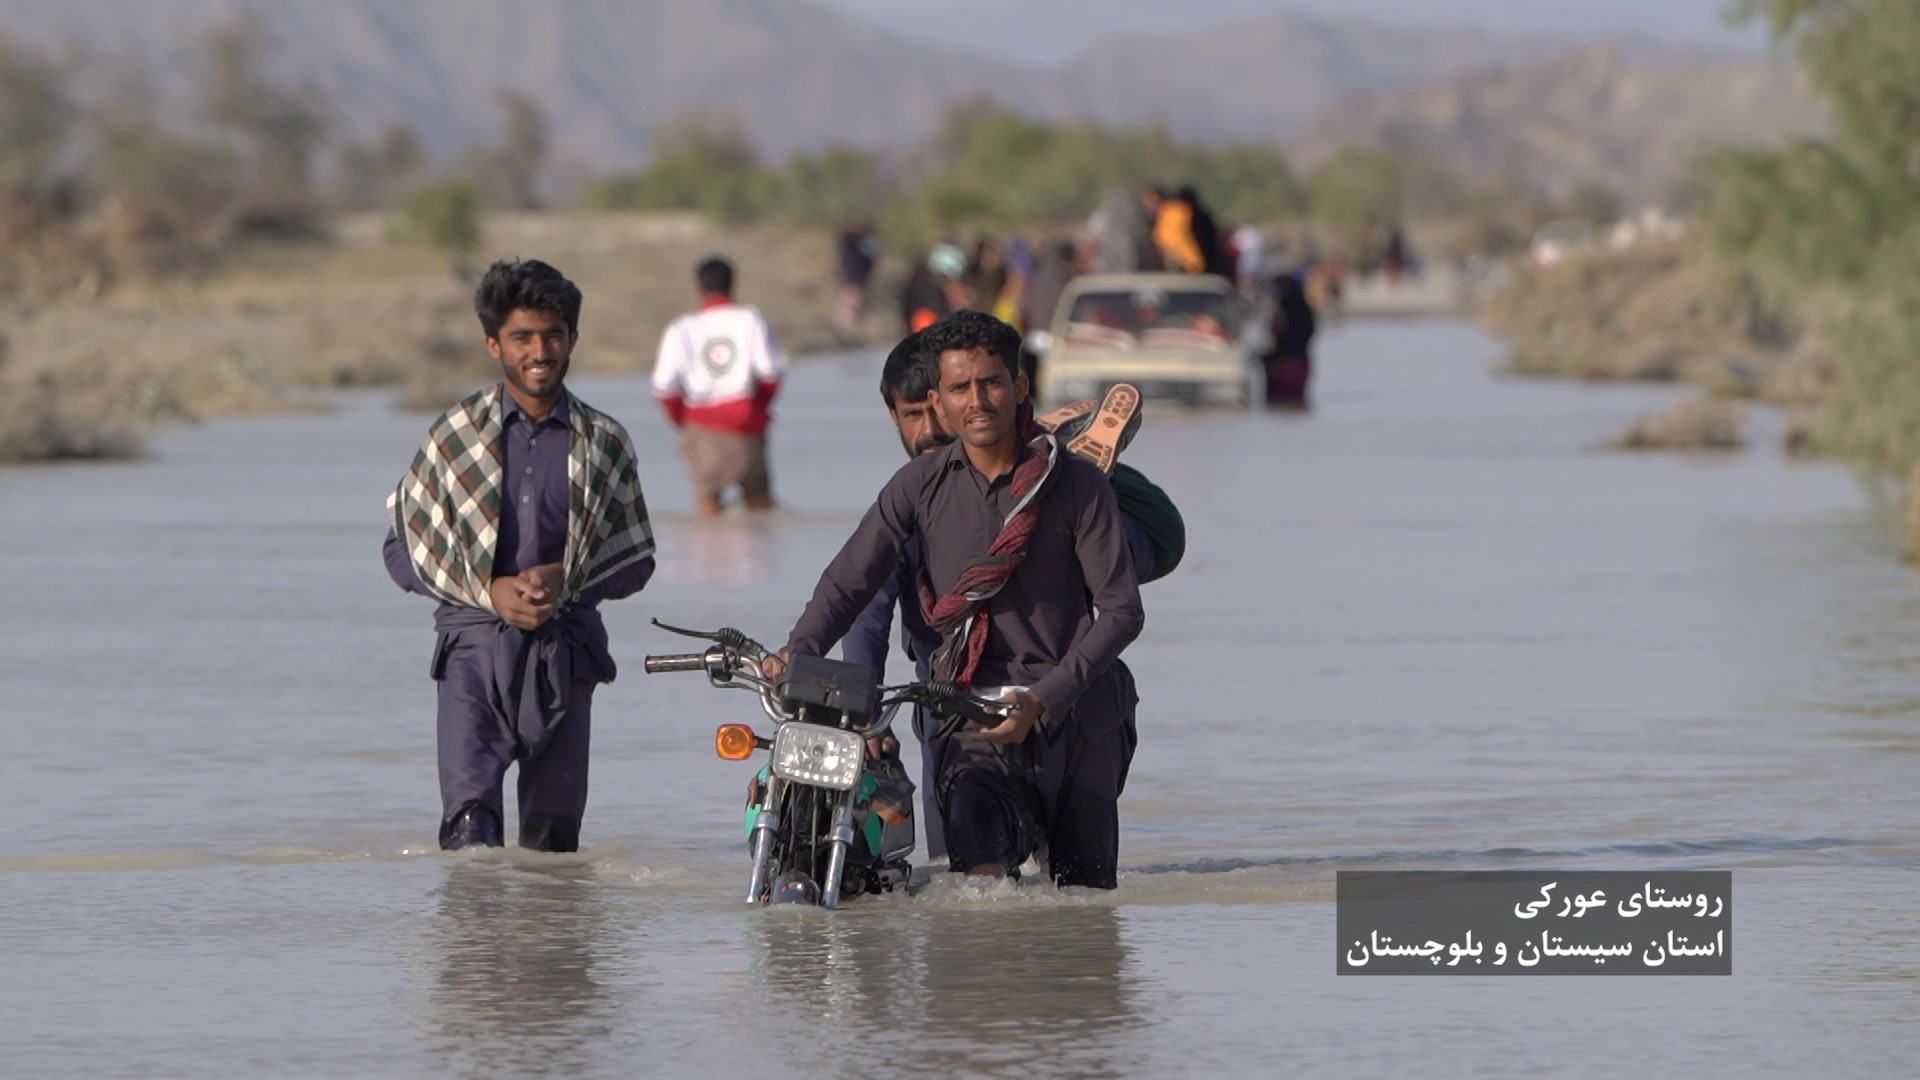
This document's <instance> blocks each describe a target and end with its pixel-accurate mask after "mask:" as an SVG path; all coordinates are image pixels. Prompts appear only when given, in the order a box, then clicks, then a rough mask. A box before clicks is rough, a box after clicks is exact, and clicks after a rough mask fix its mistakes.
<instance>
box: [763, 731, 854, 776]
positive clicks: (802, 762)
mask: <svg viewBox="0 0 1920 1080" xmlns="http://www.w3.org/2000/svg"><path fill="white" fill-rule="evenodd" d="M865 765H866V744H865V742H863V741H862V740H861V738H860V736H858V735H856V734H854V733H853V732H851V731H841V730H840V729H838V728H830V727H822V726H820V725H818V724H802V723H792V724H781V725H780V730H778V731H776V732H774V733H773V775H775V776H778V777H780V778H781V779H783V780H793V781H796V782H798V783H802V784H813V785H815V786H816V787H824V788H832V789H834V790H835V791H851V790H853V786H854V785H855V784H858V783H859V782H860V770H861V769H862V768H863V767H865Z"/></svg>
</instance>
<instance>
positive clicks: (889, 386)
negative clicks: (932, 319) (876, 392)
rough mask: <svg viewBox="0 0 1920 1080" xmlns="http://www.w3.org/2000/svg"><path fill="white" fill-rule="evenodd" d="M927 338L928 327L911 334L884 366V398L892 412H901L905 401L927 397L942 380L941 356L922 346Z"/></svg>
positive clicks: (882, 393) (882, 377) (882, 378)
mask: <svg viewBox="0 0 1920 1080" xmlns="http://www.w3.org/2000/svg"><path fill="white" fill-rule="evenodd" d="M925 338H926V331H925V330H916V331H914V332H913V333H911V334H908V335H907V336H906V337H904V338H902V339H900V344H898V345H895V346H894V347H893V351H892V352H890V353H888V354H887V362H886V363H884V364H882V365H881V366H880V400H881V401H884V402H886V403H887V409H888V410H889V411H897V410H898V409H899V407H900V405H901V404H902V403H907V404H911V403H913V402H917V401H925V400H927V395H929V394H931V393H933V387H934V384H935V383H937V382H939V381H940V358H939V355H938V354H937V353H930V352H928V351H926V349H924V348H923V347H922V342H923V341H924V340H925Z"/></svg>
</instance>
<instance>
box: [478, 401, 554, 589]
mask: <svg viewBox="0 0 1920 1080" xmlns="http://www.w3.org/2000/svg"><path fill="white" fill-rule="evenodd" d="M501 398H502V400H501V403H500V404H501V406H502V410H503V412H504V413H505V421H504V422H505V427H504V428H503V429H502V431H501V433H500V443H501V446H500V454H501V459H502V460H503V461H504V462H505V463H506V478H505V482H504V483H503V484H502V486H501V491H500V541H499V543H498V545H496V546H495V547H494V556H493V576H494V577H512V576H513V575H515V574H518V573H519V572H520V571H522V570H526V569H529V568H531V567H535V566H544V565H546V564H547V563H557V562H559V561H560V560H561V558H562V557H563V556H564V555H565V554H566V550H567V449H568V442H569V438H570V436H571V435H572V433H573V422H572V418H571V417H570V416H568V414H567V399H566V398H565V397H562V398H561V399H560V404H559V405H557V406H555V407H554V410H553V412H551V413H549V414H548V415H547V418H546V419H545V420H534V419H533V418H531V417H529V416H528V415H527V414H526V413H524V412H521V411H520V404H519V402H516V401H515V400H513V395H512V394H502V395H501Z"/></svg>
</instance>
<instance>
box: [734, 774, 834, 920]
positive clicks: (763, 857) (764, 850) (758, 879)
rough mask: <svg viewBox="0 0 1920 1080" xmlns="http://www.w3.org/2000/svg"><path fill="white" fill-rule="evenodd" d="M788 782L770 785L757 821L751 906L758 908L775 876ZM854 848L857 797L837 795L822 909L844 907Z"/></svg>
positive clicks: (775, 779) (749, 896) (750, 881)
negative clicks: (842, 897) (843, 881)
mask: <svg viewBox="0 0 1920 1080" xmlns="http://www.w3.org/2000/svg"><path fill="white" fill-rule="evenodd" d="M786 795H787V781H785V780H782V779H780V778H779V777H777V776H776V777H773V778H771V779H770V780H768V782H767V794H766V800H765V801H764V802H762V803H761V804H760V812H759V814H757V815H755V817H754V819H753V876H752V877H751V878H749V879H748V881H747V903H749V904H758V903H760V898H761V897H762V896H763V895H764V894H765V893H766V891H767V882H768V880H769V879H770V878H771V877H772V876H773V847H774V836H775V835H776V834H777V833H778V832H779V831H780V812H779V811H778V810H776V809H774V808H775V807H779V806H784V805H785V804H786ZM852 848H853V793H852V792H850V791H841V792H835V793H834V800H833V824H832V826H831V827H830V831H829V832H828V834H827V873H826V878H827V880H825V881H823V882H820V883H819V885H820V906H821V907H826V908H836V907H839V906H840V881H841V879H842V878H844V877H845V876H846V873H847V852H848V851H850V850H852Z"/></svg>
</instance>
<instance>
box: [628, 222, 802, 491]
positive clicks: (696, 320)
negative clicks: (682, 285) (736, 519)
mask: <svg viewBox="0 0 1920 1080" xmlns="http://www.w3.org/2000/svg"><path fill="white" fill-rule="evenodd" d="M694 277H695V280H696V281H698V283H699V287H700V308H699V310H697V311H692V312H689V313H687V314H685V315H682V316H680V317H679V318H678V319H675V320H674V321H673V323H672V324H671V325H669V326H668V327H667V330H666V333H664V334H662V335H661V337H660V356H659V358H658V359H657V360H656V361H655V362H654V366H653V396H654V397H655V398H657V399H659V401H660V407H661V408H663V409H665V410H666V413H667V419H669V420H671V421H673V426H674V427H676V428H679V429H680V456H681V457H683V458H685V459H686V462H687V471H688V472H689V473H690V474H691V475H692V478H693V500H694V508H695V509H696V510H698V511H699V513H700V515H701V516H702V517H714V516H717V515H718V514H719V513H720V511H721V508H722V506H723V504H722V502H721V496H723V495H724V494H725V493H726V492H727V490H728V489H729V488H733V487H738V488H739V489H740V495H741V501H742V502H744V503H745V504H746V507H747V509H749V510H771V509H773V485H772V481H771V478H770V476H769V473H768V469H767V427H768V425H769V424H771V423H772V421H773V416H772V412H771V409H770V406H771V405H772V404H773V396H774V395H775V394H776V393H778V392H779V390H780V380H781V378H782V377H783V376H785V375H786V373H787V354H786V353H785V351H783V350H782V349H781V348H780V341H779V339H778V338H776V337H775V336H774V333H773V329H772V328H771V327H769V326H768V325H767V320H766V318H765V317H764V316H762V315H761V314H760V309H759V308H757V307H753V306H751V305H749V304H741V303H737V302H735V300H734V298H733V264H731V263H729V262H728V261H727V260H725V259H723V258H719V257H718V256H715V257H713V258H709V259H707V260H706V261H704V262H702V263H701V264H700V266H699V269H697V270H696V271H695V272H694Z"/></svg>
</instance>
